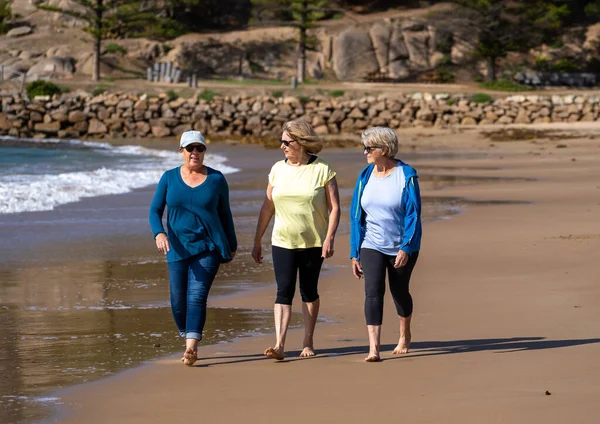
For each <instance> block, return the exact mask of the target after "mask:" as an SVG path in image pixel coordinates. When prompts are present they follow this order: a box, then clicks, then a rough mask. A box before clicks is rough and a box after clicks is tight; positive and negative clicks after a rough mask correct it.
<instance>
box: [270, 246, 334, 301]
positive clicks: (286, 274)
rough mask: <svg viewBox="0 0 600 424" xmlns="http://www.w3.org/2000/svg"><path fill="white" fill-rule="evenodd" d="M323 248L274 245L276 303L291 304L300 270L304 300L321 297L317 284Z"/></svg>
mask: <svg viewBox="0 0 600 424" xmlns="http://www.w3.org/2000/svg"><path fill="white" fill-rule="evenodd" d="M322 251H323V249H322V248H320V247H311V248H309V249H284V248H283V247H277V246H273V249H272V252H273V269H274V270H275V280H277V299H276V300H275V303H279V304H282V305H291V304H292V300H293V299H294V293H295V291H296V276H297V275H298V272H300V295H301V296H302V301H303V302H307V303H310V302H314V301H315V300H317V299H318V298H319V292H318V291H317V285H318V283H319V273H320V272H321V265H322V264H323V258H322V257H321V253H322Z"/></svg>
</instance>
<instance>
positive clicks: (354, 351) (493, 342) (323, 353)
mask: <svg viewBox="0 0 600 424" xmlns="http://www.w3.org/2000/svg"><path fill="white" fill-rule="evenodd" d="M599 342H600V338H596V339H572V340H548V339H546V338H545V337H513V338H505V339H472V340H448V341H425V342H413V343H412V344H411V347H410V348H411V351H410V353H408V354H407V355H397V356H394V357H392V358H382V360H381V362H385V361H389V360H394V359H403V358H416V357H420V356H433V355H448V354H456V353H468V352H481V351H494V352H495V353H512V352H520V351H526V350H541V349H558V348H562V347H573V346H581V345H586V344H591V343H599ZM395 347H396V345H391V344H387V345H382V346H381V352H388V351H390V352H391V351H392V350H394V348H395ZM368 352H369V347H368V346H367V345H364V346H347V347H339V348H325V349H319V350H318V351H317V356H314V357H311V358H299V357H298V355H299V354H300V351H299V350H297V351H287V352H286V358H285V359H284V360H283V361H277V363H280V364H281V363H290V362H294V361H297V360H303V359H323V358H331V357H335V356H346V355H358V354H367V353H368ZM215 359H217V358H206V359H202V360H200V361H199V362H198V363H197V364H196V365H195V366H196V367H209V366H215V365H227V364H236V363H242V362H251V361H262V360H268V361H272V359H269V358H266V357H265V356H263V355H262V354H252V355H232V356H226V355H225V356H221V357H219V358H218V362H213V361H214V360H215ZM208 361H210V362H212V363H206V362H208Z"/></svg>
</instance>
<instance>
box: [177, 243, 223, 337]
mask: <svg viewBox="0 0 600 424" xmlns="http://www.w3.org/2000/svg"><path fill="white" fill-rule="evenodd" d="M220 262H221V261H220V257H219V255H218V254H216V253H214V252H206V253H201V254H199V255H196V256H192V257H190V258H187V259H183V260H180V261H175V262H169V280H170V286H171V311H172V312H173V318H174V319H175V324H176V325H177V328H178V329H179V334H180V335H181V336H182V337H185V338H186V339H196V340H202V331H203V330H204V323H205V322H206V299H207V298H208V292H209V291H210V287H211V286H212V283H213V280H214V279H215V276H216V275H217V271H219V264H220Z"/></svg>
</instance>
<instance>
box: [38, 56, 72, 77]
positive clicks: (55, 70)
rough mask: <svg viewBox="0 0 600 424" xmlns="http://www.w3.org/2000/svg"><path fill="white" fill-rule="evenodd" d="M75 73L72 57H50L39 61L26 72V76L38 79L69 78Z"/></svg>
mask: <svg viewBox="0 0 600 424" xmlns="http://www.w3.org/2000/svg"><path fill="white" fill-rule="evenodd" d="M74 72H75V59H73V58H72V57H52V58H46V59H42V60H40V61H39V62H38V63H36V64H35V65H33V66H32V67H31V68H29V71H27V75H36V76H38V77H41V76H44V77H59V78H65V77H71V76H73V73H74Z"/></svg>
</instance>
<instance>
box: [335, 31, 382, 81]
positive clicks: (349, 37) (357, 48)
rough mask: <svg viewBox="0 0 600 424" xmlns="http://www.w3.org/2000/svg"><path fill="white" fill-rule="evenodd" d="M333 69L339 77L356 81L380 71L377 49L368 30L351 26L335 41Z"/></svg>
mask: <svg viewBox="0 0 600 424" xmlns="http://www.w3.org/2000/svg"><path fill="white" fill-rule="evenodd" d="M333 70H334V71H335V74H336V76H337V78H338V79H340V80H343V81H352V80H354V81H356V80H360V79H363V78H364V77H365V76H367V74H369V73H371V72H377V71H379V63H378V62H377V57H376V56H375V49H374V48H373V44H372V42H371V37H370V35H369V33H368V32H367V30H365V29H363V28H359V27H351V28H348V29H346V30H345V31H343V32H342V33H341V34H339V35H338V36H337V38H336V39H335V40H334V42H333Z"/></svg>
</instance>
